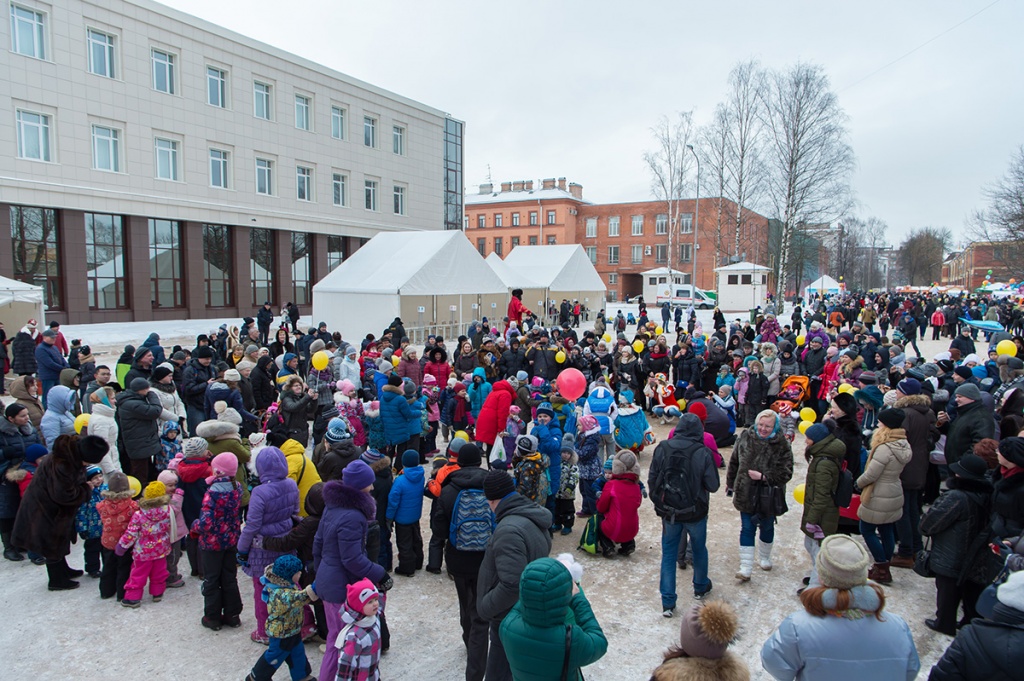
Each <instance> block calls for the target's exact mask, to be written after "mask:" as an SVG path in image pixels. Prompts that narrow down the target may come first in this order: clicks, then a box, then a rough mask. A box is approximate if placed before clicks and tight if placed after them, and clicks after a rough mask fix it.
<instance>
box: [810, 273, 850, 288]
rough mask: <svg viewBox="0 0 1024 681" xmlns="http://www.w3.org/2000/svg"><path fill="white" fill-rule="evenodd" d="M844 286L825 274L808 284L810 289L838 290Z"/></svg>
mask: <svg viewBox="0 0 1024 681" xmlns="http://www.w3.org/2000/svg"><path fill="white" fill-rule="evenodd" d="M841 288H842V287H841V286H840V285H839V282H838V281H836V280H835V279H833V278H832V277H830V276H828V275H827V274H824V275H822V276H820V277H818V278H817V279H815V280H814V281H812V282H811V283H810V284H808V285H807V290H808V291H838V290H840V289H841Z"/></svg>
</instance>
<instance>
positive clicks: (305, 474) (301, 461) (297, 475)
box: [257, 440, 320, 517]
mask: <svg viewBox="0 0 1024 681" xmlns="http://www.w3.org/2000/svg"><path fill="white" fill-rule="evenodd" d="M281 452H282V453H283V454H284V456H285V459H287V460H288V477H289V478H291V479H292V480H294V481H295V484H296V485H298V487H299V503H298V513H299V515H300V516H303V517H304V516H305V515H306V495H307V494H309V488H310V487H312V486H313V485H315V484H316V483H318V482H320V473H318V472H317V470H316V466H314V465H313V462H312V461H310V460H309V458H308V457H307V456H306V448H305V446H304V445H303V444H302V443H301V442H299V441H297V440H285V442H284V443H283V444H282V445H281ZM257 463H258V461H257Z"/></svg>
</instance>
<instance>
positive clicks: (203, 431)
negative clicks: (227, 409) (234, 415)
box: [196, 421, 241, 442]
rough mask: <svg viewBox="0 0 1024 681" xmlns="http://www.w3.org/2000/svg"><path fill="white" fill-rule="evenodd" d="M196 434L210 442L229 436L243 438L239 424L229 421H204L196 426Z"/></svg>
mask: <svg viewBox="0 0 1024 681" xmlns="http://www.w3.org/2000/svg"><path fill="white" fill-rule="evenodd" d="M196 435H198V436H199V437H201V438H205V439H206V440H207V441H209V442H213V441H215V440H224V439H227V438H235V439H241V437H240V436H239V434H238V426H236V425H235V424H233V423H228V422H227V421H203V422H202V423H200V424H199V425H198V426H196Z"/></svg>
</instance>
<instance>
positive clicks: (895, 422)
mask: <svg viewBox="0 0 1024 681" xmlns="http://www.w3.org/2000/svg"><path fill="white" fill-rule="evenodd" d="M906 416H907V414H906V412H904V411H903V410H902V409H883V410H882V411H880V412H878V420H879V421H880V422H881V423H882V425H884V426H885V427H886V428H902V427H903V419H905V418H906Z"/></svg>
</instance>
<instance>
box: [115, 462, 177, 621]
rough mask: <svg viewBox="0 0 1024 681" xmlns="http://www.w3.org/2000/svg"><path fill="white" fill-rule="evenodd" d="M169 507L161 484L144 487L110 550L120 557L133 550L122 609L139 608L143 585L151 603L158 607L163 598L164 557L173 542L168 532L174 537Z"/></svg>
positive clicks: (165, 560) (165, 559) (165, 567)
mask: <svg viewBox="0 0 1024 681" xmlns="http://www.w3.org/2000/svg"><path fill="white" fill-rule="evenodd" d="M169 503H170V498H169V497H168V496H167V488H166V487H165V486H164V483H162V482H159V481H157V482H151V483H149V484H148V485H146V489H145V490H143V492H142V501H140V502H139V510H138V511H136V512H135V514H134V515H133V516H132V519H131V521H130V522H129V523H128V529H127V530H125V531H124V534H123V535H121V540H120V541H119V542H118V543H117V548H116V549H114V553H116V554H117V555H119V556H123V555H124V554H125V553H127V552H128V550H129V549H131V548H132V547H133V546H134V552H133V554H132V572H131V575H130V576H129V577H128V581H127V582H126V583H125V585H124V600H122V601H121V605H123V606H124V607H126V608H137V607H139V605H140V604H141V601H142V591H143V588H144V587H145V586H146V582H147V581H148V582H149V593H150V595H152V596H153V602H154V603H159V602H160V600H161V599H162V598H163V596H164V590H165V589H166V588H167V554H169V553H170V552H171V541H172V540H173V539H174V538H175V537H174V536H172V532H173V533H175V534H176V532H175V528H174V520H173V519H172V518H171V510H170V507H169V506H168V504H169Z"/></svg>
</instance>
